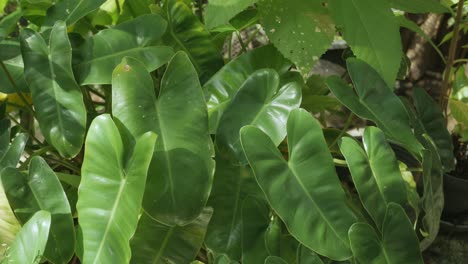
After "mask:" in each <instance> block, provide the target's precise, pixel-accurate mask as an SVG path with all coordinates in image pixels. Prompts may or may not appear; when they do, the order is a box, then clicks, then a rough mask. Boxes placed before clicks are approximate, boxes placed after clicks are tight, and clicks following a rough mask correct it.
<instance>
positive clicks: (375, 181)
mask: <svg viewBox="0 0 468 264" xmlns="http://www.w3.org/2000/svg"><path fill="white" fill-rule="evenodd" d="M363 142H364V148H365V152H364V150H363V149H362V148H361V146H359V144H358V143H357V142H356V141H355V140H354V139H352V138H347V137H344V138H342V141H341V143H340V149H341V152H342V153H343V156H344V157H345V158H346V162H347V163H348V167H349V170H350V171H351V175H352V177H353V182H354V185H355V186H356V189H357V191H358V193H359V198H360V199H361V201H362V204H363V205H364V207H365V208H366V210H367V212H368V213H369V214H370V216H371V217H372V218H373V219H374V222H375V223H376V225H377V227H378V228H379V229H380V230H382V225H383V222H384V218H385V213H386V210H387V205H388V204H389V203H390V202H394V203H398V204H401V205H405V203H406V186H405V182H404V180H403V177H401V173H400V169H399V167H398V162H397V160H396V157H395V153H394V152H393V150H392V148H391V147H390V145H389V144H388V143H387V141H386V140H385V136H384V134H383V132H382V131H381V130H380V129H378V128H376V127H368V128H366V130H365V131H364V138H363Z"/></svg>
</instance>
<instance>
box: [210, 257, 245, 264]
mask: <svg viewBox="0 0 468 264" xmlns="http://www.w3.org/2000/svg"><path fill="white" fill-rule="evenodd" d="M214 264H239V262H237V261H234V260H231V259H229V257H228V256H226V255H219V256H217V257H216V258H215V260H214Z"/></svg>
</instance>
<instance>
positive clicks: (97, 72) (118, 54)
mask: <svg viewBox="0 0 468 264" xmlns="http://www.w3.org/2000/svg"><path fill="white" fill-rule="evenodd" d="M166 27H167V22H166V21H165V20H164V19H162V18H161V16H159V15H142V16H139V17H138V18H135V19H133V20H130V21H126V22H124V23H122V24H119V25H117V26H116V27H114V28H110V29H105V30H102V31H100V32H99V33H97V34H96V35H94V36H93V37H91V38H89V39H88V40H87V41H86V43H85V45H84V46H83V47H82V49H81V56H82V57H83V60H82V61H81V62H80V63H78V64H76V65H74V70H75V72H76V74H77V77H78V80H79V83H80V84H83V85H84V84H110V83H111V80H112V71H113V70H114V68H115V67H116V66H117V65H118V64H119V63H120V62H121V61H122V59H123V58H124V57H125V56H130V57H134V58H135V59H138V60H140V61H141V62H143V63H144V65H145V67H146V69H147V70H148V71H154V70H155V69H157V68H159V67H161V66H162V65H163V64H165V63H167V62H168V61H169V59H170V58H171V57H172V55H173V51H172V49H171V48H170V47H166V46H155V45H157V44H158V43H159V42H160V39H161V36H162V35H163V34H164V32H165V30H166Z"/></svg>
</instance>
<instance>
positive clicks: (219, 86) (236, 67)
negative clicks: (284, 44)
mask: <svg viewBox="0 0 468 264" xmlns="http://www.w3.org/2000/svg"><path fill="white" fill-rule="evenodd" d="M289 66H290V63H289V62H287V61H286V60H285V59H284V57H283V56H282V55H281V54H280V53H279V52H278V51H277V50H276V49H275V48H274V47H273V46H271V45H268V46H264V47H261V48H257V49H254V50H252V51H249V52H247V53H245V54H242V55H241V56H239V57H237V58H235V59H234V60H232V61H231V62H229V63H228V64H226V65H225V66H224V67H223V68H221V70H219V71H218V72H217V73H216V74H215V75H213V77H212V78H211V79H210V80H209V81H207V82H206V83H205V84H204V86H203V89H204V91H205V96H206V101H207V105H208V114H209V116H210V132H211V133H212V134H214V133H215V131H216V128H217V127H218V122H219V119H220V118H221V116H222V115H223V112H224V110H225V109H226V107H227V106H228V105H229V104H230V102H231V100H232V98H233V97H234V95H235V94H236V93H237V91H238V90H239V88H240V87H241V86H242V84H243V83H244V82H245V80H247V78H248V77H249V76H250V75H251V74H252V73H254V72H255V71H257V70H260V69H264V68H270V69H274V70H276V71H277V72H278V73H279V74H283V73H285V72H286V71H287V70H288V67H289Z"/></svg>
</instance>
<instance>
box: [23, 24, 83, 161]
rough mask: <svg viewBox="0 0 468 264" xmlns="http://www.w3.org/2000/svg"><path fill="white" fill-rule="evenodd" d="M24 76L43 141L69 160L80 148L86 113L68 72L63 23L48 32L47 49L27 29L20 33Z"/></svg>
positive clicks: (68, 48)
mask: <svg viewBox="0 0 468 264" xmlns="http://www.w3.org/2000/svg"><path fill="white" fill-rule="evenodd" d="M21 52H22V54H23V59H24V75H25V78H26V81H27V82H28V84H29V87H30V89H31V95H32V98H33V102H34V107H35V109H36V118H37V120H38V122H39V126H40V128H41V131H42V133H43V134H44V137H45V139H46V140H47V142H49V143H50V144H51V145H52V146H54V147H55V148H56V149H57V151H58V152H59V153H60V155H61V156H63V157H65V158H72V157H74V156H76V155H77V154H78V153H79V152H80V150H81V147H82V144H83V139H84V134H85V126H86V109H85V105H84V102H83V95H82V94H81V91H80V87H79V86H78V84H77V83H76V82H75V79H74V78H73V73H72V69H71V59H72V50H71V45H70V41H69V40H68V36H67V28H66V25H65V23H64V22H57V23H56V24H55V25H54V27H53V28H52V32H51V34H50V41H49V45H47V43H46V41H45V40H44V39H43V38H42V36H41V35H40V34H38V33H36V32H34V31H32V30H30V29H24V30H23V31H22V32H21Z"/></svg>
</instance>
